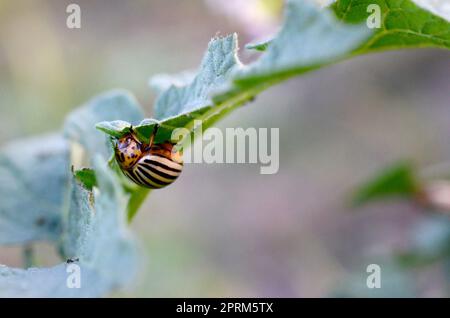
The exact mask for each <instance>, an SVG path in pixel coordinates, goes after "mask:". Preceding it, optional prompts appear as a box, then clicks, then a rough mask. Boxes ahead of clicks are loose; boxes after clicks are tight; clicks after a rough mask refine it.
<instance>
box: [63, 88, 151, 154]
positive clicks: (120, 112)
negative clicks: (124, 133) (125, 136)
mask: <svg viewBox="0 0 450 318" xmlns="http://www.w3.org/2000/svg"><path fill="white" fill-rule="evenodd" d="M143 118H144V115H143V112H142V109H141V107H140V106H139V104H138V102H137V101H136V99H135V98H134V97H133V96H132V95H131V94H130V93H128V92H127V91H123V90H116V91H111V92H107V93H105V94H103V95H100V96H97V97H95V98H93V99H92V100H90V101H89V102H87V103H86V104H85V105H83V106H81V107H80V108H77V109H76V110H75V111H73V112H72V113H71V114H69V116H68V117H67V119H66V122H65V125H64V132H65V135H66V136H67V137H68V138H69V139H70V140H71V141H73V142H77V143H79V144H81V145H82V147H83V148H84V150H85V151H86V152H87V156H88V157H89V158H93V156H94V155H95V154H100V155H102V156H103V157H105V158H109V157H110V156H111V154H112V150H111V146H110V144H109V143H108V142H107V140H106V138H105V135H103V134H102V133H100V132H99V131H97V130H96V128H95V127H96V124H97V123H99V122H103V123H102V125H101V129H102V130H103V131H105V132H107V133H113V134H114V133H115V131H116V130H117V127H118V126H120V125H126V123H125V122H129V123H132V124H137V123H139V122H140V121H141V120H142V119H143ZM106 121H112V122H113V123H109V125H107V124H106V123H105V122H106ZM118 121H120V122H118Z"/></svg>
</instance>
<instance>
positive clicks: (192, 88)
mask: <svg viewBox="0 0 450 318" xmlns="http://www.w3.org/2000/svg"><path fill="white" fill-rule="evenodd" d="M236 52H237V35H236V34H233V35H230V36H227V37H224V38H216V39H213V40H211V42H210V43H209V45H208V49H207V51H206V54H205V56H204V58H203V61H202V63H201V66H200V70H199V71H198V73H197V75H196V76H195V78H194V79H193V80H192V82H190V83H189V84H187V85H184V86H174V85H171V86H170V87H169V88H168V89H167V90H165V91H164V92H163V93H162V94H161V95H160V96H159V97H158V99H157V100H156V103H155V118H156V119H158V120H161V121H163V120H165V119H169V118H171V117H173V116H178V115H182V114H185V113H189V112H192V111H194V110H199V109H201V108H204V107H207V106H209V107H211V106H212V101H211V98H210V95H211V93H212V92H213V90H214V89H216V88H218V87H220V86H221V85H223V84H224V83H225V82H227V81H228V80H229V78H230V74H231V72H232V71H233V70H236V69H238V68H239V67H240V63H239V61H238V58H237V55H236Z"/></svg>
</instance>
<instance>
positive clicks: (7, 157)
mask: <svg viewBox="0 0 450 318" xmlns="http://www.w3.org/2000/svg"><path fill="white" fill-rule="evenodd" d="M68 178H69V151H68V147H67V143H66V141H65V140H64V139H62V138H61V137H60V136H57V135H48V136H40V137H36V138H29V139H24V140H16V141H14V142H12V143H10V144H8V145H6V146H4V147H3V148H2V149H1V151H0V243H2V244H18V243H25V242H31V241H40V240H50V241H55V240H57V239H58V237H59V235H60V233H61V209H62V206H63V198H64V193H65V189H66V185H67V183H68Z"/></svg>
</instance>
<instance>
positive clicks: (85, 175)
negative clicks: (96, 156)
mask: <svg viewBox="0 0 450 318" xmlns="http://www.w3.org/2000/svg"><path fill="white" fill-rule="evenodd" d="M74 177H75V178H76V179H77V180H78V181H79V182H80V183H81V184H82V185H83V186H84V187H85V188H86V189H88V190H91V191H92V189H93V188H94V186H96V185H97V178H96V177H95V171H94V170H92V169H89V168H84V169H81V170H77V171H75V172H74Z"/></svg>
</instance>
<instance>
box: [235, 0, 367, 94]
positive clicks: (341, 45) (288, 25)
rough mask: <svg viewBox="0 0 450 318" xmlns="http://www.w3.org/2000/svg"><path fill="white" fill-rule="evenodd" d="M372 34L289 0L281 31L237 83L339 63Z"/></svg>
mask: <svg viewBox="0 0 450 318" xmlns="http://www.w3.org/2000/svg"><path fill="white" fill-rule="evenodd" d="M371 33H372V31H371V30H369V29H368V28H367V27H366V26H365V25H363V24H362V25H347V24H344V23H340V22H339V21H337V20H336V18H335V16H334V15H333V14H332V13H331V12H330V11H328V10H323V11H321V10H320V9H318V8H317V7H315V6H314V5H311V4H308V3H306V2H305V1H289V2H288V3H287V8H286V14H285V22H284V24H283V27H282V28H281V30H280V32H279V33H278V34H277V36H276V37H275V39H273V40H272V41H271V42H270V44H267V45H268V47H267V49H266V50H265V52H264V54H263V55H262V56H261V58H260V59H258V60H257V61H256V62H255V63H253V64H251V65H249V66H248V67H247V68H245V69H243V71H242V72H240V73H239V74H238V75H237V76H236V77H235V78H234V81H235V83H236V84H237V85H238V86H248V85H256V84H258V83H259V82H261V81H268V80H270V81H273V80H276V79H284V78H286V77H289V76H293V75H296V74H301V73H303V72H305V71H308V70H310V69H312V68H315V67H318V66H322V65H325V64H328V63H331V62H336V61H338V60H340V59H342V58H345V57H346V56H347V55H348V54H349V52H351V51H352V50H353V49H355V48H357V47H358V46H359V45H361V43H363V41H365V40H366V39H367V38H368V37H369V36H370V35H371ZM319 39H320V40H319Z"/></svg>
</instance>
